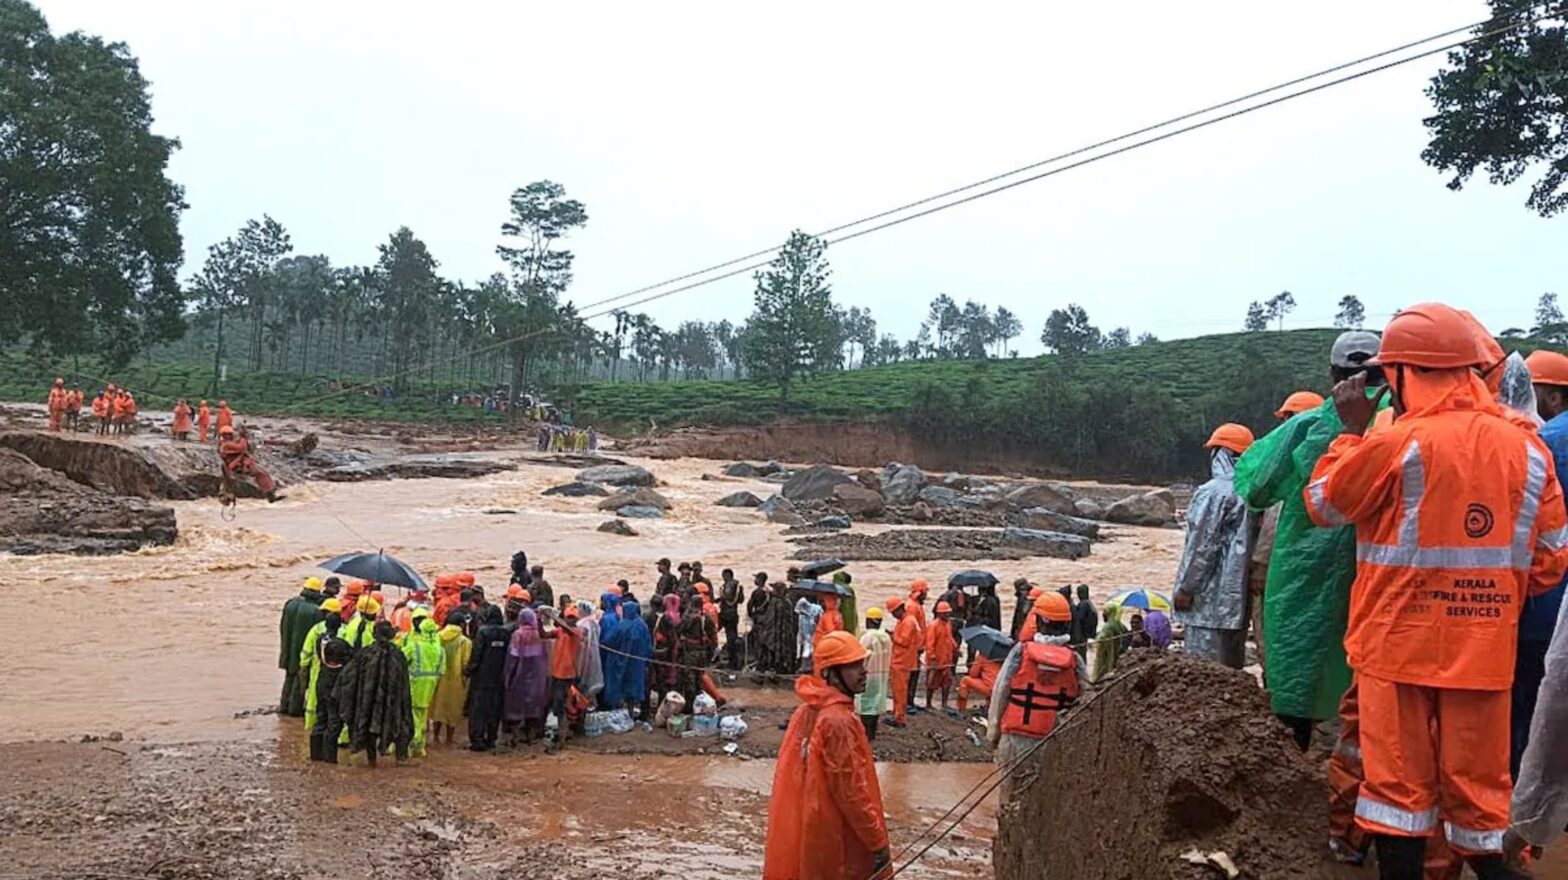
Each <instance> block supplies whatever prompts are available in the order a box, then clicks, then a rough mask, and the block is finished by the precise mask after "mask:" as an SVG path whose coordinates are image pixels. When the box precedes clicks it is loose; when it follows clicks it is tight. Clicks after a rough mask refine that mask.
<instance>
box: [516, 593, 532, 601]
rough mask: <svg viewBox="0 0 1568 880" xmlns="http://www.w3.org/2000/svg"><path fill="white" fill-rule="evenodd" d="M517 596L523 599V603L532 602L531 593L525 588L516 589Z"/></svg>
mask: <svg viewBox="0 0 1568 880" xmlns="http://www.w3.org/2000/svg"><path fill="white" fill-rule="evenodd" d="M517 598H519V599H521V600H523V601H524V602H525V603H526V602H532V601H533V600H534V596H533V594H532V593H530V592H528V591H527V590H518V591H517Z"/></svg>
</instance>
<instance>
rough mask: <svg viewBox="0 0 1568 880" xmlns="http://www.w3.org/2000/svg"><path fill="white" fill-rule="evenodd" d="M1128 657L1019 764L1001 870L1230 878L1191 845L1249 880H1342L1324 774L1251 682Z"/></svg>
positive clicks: (1193, 664) (1183, 659) (1084, 876)
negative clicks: (1221, 857) (1329, 836)
mask: <svg viewBox="0 0 1568 880" xmlns="http://www.w3.org/2000/svg"><path fill="white" fill-rule="evenodd" d="M1129 659H1130V661H1131V662H1130V665H1127V666H1125V667H1124V668H1123V669H1121V670H1118V675H1117V677H1116V679H1114V680H1113V681H1112V682H1111V683H1110V684H1108V685H1101V691H1100V693H1099V696H1098V697H1096V698H1094V699H1093V701H1092V702H1085V703H1084V705H1083V706H1082V708H1080V709H1079V710H1078V711H1077V713H1075V714H1073V715H1071V716H1069V719H1068V720H1067V721H1064V722H1062V727H1061V729H1060V732H1059V733H1058V734H1057V735H1056V736H1055V737H1053V738H1052V739H1051V740H1050V741H1049V742H1048V743H1046V745H1045V746H1044V747H1042V748H1041V749H1039V750H1038V752H1036V753H1035V754H1033V755H1031V756H1030V757H1029V758H1027V759H1025V760H1024V762H1023V765H1022V766H1021V767H1020V769H1019V771H1018V774H1017V776H1016V778H1015V780H1014V783H1013V799H1012V800H1011V801H1010V802H1009V803H1007V804H1006V805H1005V806H1004V807H1003V808H1002V812H1001V814H1000V816H999V817H998V825H997V837H996V842H995V851H994V862H995V866H996V876H997V877H998V878H1001V880H1045V878H1048V877H1050V878H1055V877H1072V878H1075V880H1125V878H1128V877H1138V878H1144V880H1209V878H1214V877H1222V876H1224V874H1222V873H1220V872H1219V871H1218V870H1217V869H1216V868H1214V867H1212V866H1208V865H1203V864H1194V863H1192V862H1191V861H1189V860H1188V859H1187V858H1185V856H1186V855H1187V854H1188V853H1190V852H1192V851H1194V850H1196V851H1197V852H1198V853H1200V854H1203V855H1205V856H1206V855H1207V854H1209V853H1213V852H1223V853H1225V854H1226V855H1227V856H1228V857H1229V858H1230V859H1231V860H1233V861H1234V862H1235V864H1236V866H1237V867H1238V868H1240V869H1241V875H1242V876H1244V877H1259V878H1265V877H1266V878H1269V880H1317V878H1337V877H1341V876H1347V875H1346V874H1343V873H1341V872H1342V871H1344V870H1346V869H1343V868H1341V867H1340V866H1336V865H1335V864H1333V862H1332V860H1331V859H1330V858H1329V857H1328V855H1327V848H1326V847H1324V846H1323V845H1322V844H1323V835H1324V831H1323V829H1324V828H1326V827H1328V783H1327V780H1326V779H1325V778H1324V775H1323V772H1322V769H1321V767H1317V766H1314V765H1313V764H1312V763H1310V762H1309V761H1308V759H1307V758H1306V757H1304V756H1303V755H1302V754H1301V753H1300V752H1299V751H1297V750H1296V748H1295V746H1294V744H1293V743H1292V742H1291V740H1290V738H1289V736H1288V735H1287V733H1286V731H1285V728H1284V727H1283V726H1281V725H1280V724H1279V722H1277V721H1276V720H1275V719H1274V717H1273V716H1272V715H1271V714H1270V712H1269V705H1268V698H1267V696H1265V694H1264V692H1263V691H1262V690H1260V689H1259V688H1258V685H1257V682H1256V681H1255V680H1253V678H1252V677H1251V676H1249V675H1247V674H1246V673H1243V672H1238V671H1235V670H1230V669H1226V668H1224V667H1221V666H1218V665H1216V664H1213V663H1208V662H1205V661H1202V660H1198V659H1195V658H1192V657H1189V656H1187V655H1184V654H1163V655H1162V654H1148V653H1144V652H1134V654H1133V655H1132V657H1131V658H1129ZM1124 662H1126V661H1124ZM1041 840H1050V841H1051V845H1050V846H1042V845H1041V844H1040V841H1041ZM1348 876H1352V877H1353V876H1356V875H1355V874H1354V873H1349V874H1348Z"/></svg>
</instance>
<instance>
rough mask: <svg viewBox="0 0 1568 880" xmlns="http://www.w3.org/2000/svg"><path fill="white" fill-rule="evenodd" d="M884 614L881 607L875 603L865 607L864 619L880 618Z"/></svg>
mask: <svg viewBox="0 0 1568 880" xmlns="http://www.w3.org/2000/svg"><path fill="white" fill-rule="evenodd" d="M884 616H885V613H884V612H883V611H882V609H881V608H878V607H876V606H875V605H873V606H871V607H870V608H867V609H866V619H867V620H881V619H882V618H883V617H884Z"/></svg>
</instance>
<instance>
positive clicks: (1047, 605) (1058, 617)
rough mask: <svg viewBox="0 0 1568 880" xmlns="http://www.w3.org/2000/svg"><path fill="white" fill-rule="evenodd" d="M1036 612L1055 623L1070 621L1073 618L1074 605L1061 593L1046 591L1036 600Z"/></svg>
mask: <svg viewBox="0 0 1568 880" xmlns="http://www.w3.org/2000/svg"><path fill="white" fill-rule="evenodd" d="M1034 613H1035V614H1038V615H1040V616H1041V617H1043V618H1045V619H1046V620H1049V621H1053V622H1055V623H1068V622H1070V621H1071V620H1072V619H1073V609H1072V606H1070V605H1068V604H1067V597H1066V596H1063V595H1062V594H1061V593H1045V594H1043V595H1041V596H1040V598H1038V599H1036V600H1034Z"/></svg>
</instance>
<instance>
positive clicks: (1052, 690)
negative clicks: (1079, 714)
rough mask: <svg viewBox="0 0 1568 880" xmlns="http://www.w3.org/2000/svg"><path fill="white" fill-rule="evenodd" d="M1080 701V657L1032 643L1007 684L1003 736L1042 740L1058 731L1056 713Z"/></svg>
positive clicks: (1068, 651)
mask: <svg viewBox="0 0 1568 880" xmlns="http://www.w3.org/2000/svg"><path fill="white" fill-rule="evenodd" d="M1077 699H1078V655H1076V654H1074V653H1073V652H1072V649H1070V648H1067V647H1064V646H1062V645H1043V644H1040V643H1039V642H1030V643H1029V644H1027V645H1024V655H1023V657H1022V658H1021V662H1020V663H1019V664H1018V671H1017V672H1016V673H1014V674H1013V679H1012V681H1009V682H1008V683H1007V708H1006V710H1004V711H1003V712H1002V732H1003V733H1016V734H1021V735H1023V736H1031V737H1035V738H1037V739H1038V738H1040V737H1044V736H1046V735H1048V734H1049V733H1050V732H1051V731H1052V729H1054V728H1055V727H1056V713H1057V712H1060V711H1061V710H1062V709H1064V708H1066V707H1068V706H1070V705H1072V704H1073V702H1074V701H1076V700H1077Z"/></svg>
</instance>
